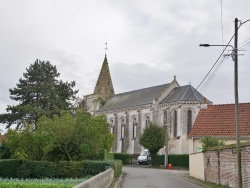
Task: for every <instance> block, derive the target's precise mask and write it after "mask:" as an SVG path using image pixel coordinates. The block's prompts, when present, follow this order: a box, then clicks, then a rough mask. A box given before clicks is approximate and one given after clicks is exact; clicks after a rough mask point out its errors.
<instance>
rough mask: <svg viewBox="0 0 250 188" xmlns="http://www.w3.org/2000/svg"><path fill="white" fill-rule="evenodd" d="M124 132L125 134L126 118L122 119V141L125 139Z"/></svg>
mask: <svg viewBox="0 0 250 188" xmlns="http://www.w3.org/2000/svg"><path fill="white" fill-rule="evenodd" d="M124 132H125V121H124V118H122V119H121V139H123V138H124Z"/></svg>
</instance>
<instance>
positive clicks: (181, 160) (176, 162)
mask: <svg viewBox="0 0 250 188" xmlns="http://www.w3.org/2000/svg"><path fill="white" fill-rule="evenodd" d="M151 158H152V165H153V166H160V165H164V159H165V155H153V156H152V157H151ZM168 164H172V165H173V166H185V167H188V166H189V155H188V154H169V155H168Z"/></svg>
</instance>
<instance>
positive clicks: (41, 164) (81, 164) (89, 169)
mask: <svg viewBox="0 0 250 188" xmlns="http://www.w3.org/2000/svg"><path fill="white" fill-rule="evenodd" d="M110 167H112V168H113V169H114V176H115V178H117V177H119V176H120V175H121V173H122V161H120V160H108V161H60V162H58V163H54V162H48V161H31V160H0V169H1V170H0V177H2V178H20V179H21V178H22V179H25V178H37V179H42V178H81V177H85V176H87V175H90V176H94V175H96V174H98V173H100V172H103V171H105V170H106V169H107V168H110Z"/></svg>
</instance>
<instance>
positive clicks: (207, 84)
mask: <svg viewBox="0 0 250 188" xmlns="http://www.w3.org/2000/svg"><path fill="white" fill-rule="evenodd" d="M226 59H228V56H227V55H224V57H223V58H222V59H221V61H220V62H219V64H218V65H217V67H216V68H215V69H214V71H213V72H212V73H211V74H210V76H209V77H208V79H207V81H206V82H205V83H204V84H203V85H202V87H201V91H204V90H205V89H206V88H208V86H209V85H210V84H211V82H212V81H213V80H214V78H215V77H216V75H217V73H218V71H219V70H220V69H221V67H222V65H223V63H224V62H225V60H226Z"/></svg>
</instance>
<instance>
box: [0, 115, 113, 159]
mask: <svg viewBox="0 0 250 188" xmlns="http://www.w3.org/2000/svg"><path fill="white" fill-rule="evenodd" d="M113 140H114V135H113V134H111V133H110V131H109V126H108V124H107V122H106V119H105V117H104V116H102V115H99V116H91V115H90V114H89V113H87V112H85V111H82V110H78V111H77V112H76V114H72V113H70V112H69V111H62V112H61V113H60V116H58V115H54V116H53V118H48V117H46V116H42V117H41V118H39V120H38V121H37V128H36V129H35V130H34V128H33V126H32V125H30V124H23V128H22V129H20V130H11V129H9V130H8V132H7V133H6V140H5V141H4V142H3V143H4V146H5V147H6V148H8V149H9V150H10V152H11V153H12V156H11V158H17V159H30V160H49V161H61V160H69V161H71V160H83V159H98V156H99V155H100V154H101V153H103V151H104V149H106V150H108V151H109V150H110V148H111V147H112V145H113Z"/></svg>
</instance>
